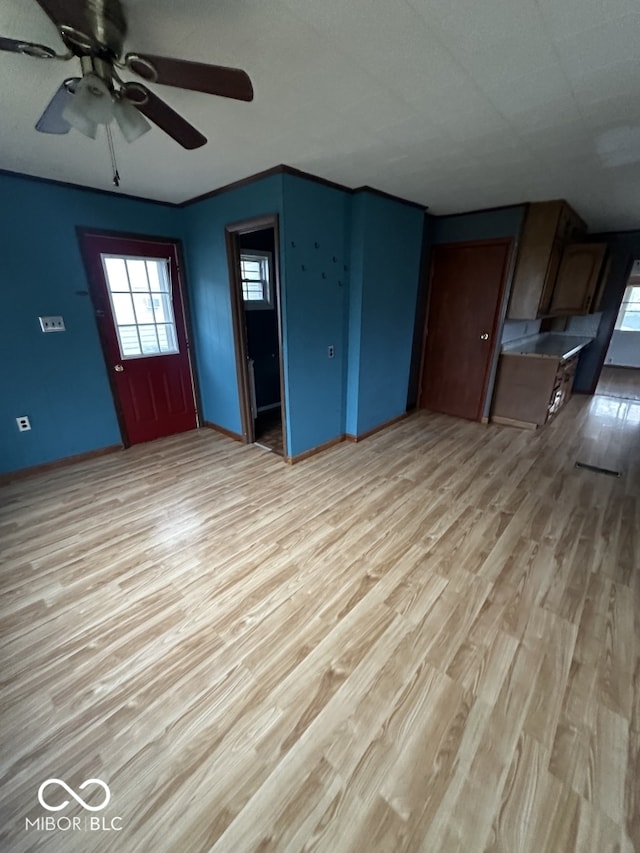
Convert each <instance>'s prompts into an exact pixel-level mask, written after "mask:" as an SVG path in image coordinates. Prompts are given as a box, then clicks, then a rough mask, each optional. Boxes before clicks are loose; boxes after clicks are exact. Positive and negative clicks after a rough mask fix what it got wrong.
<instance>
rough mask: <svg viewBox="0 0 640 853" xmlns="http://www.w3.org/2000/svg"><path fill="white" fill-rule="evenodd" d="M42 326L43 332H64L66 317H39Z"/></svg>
mask: <svg viewBox="0 0 640 853" xmlns="http://www.w3.org/2000/svg"><path fill="white" fill-rule="evenodd" d="M38 320H40V328H41V329H42V331H43V332H64V331H65V327H64V319H63V318H62V317H60V316H59V315H56V316H52V317H38Z"/></svg>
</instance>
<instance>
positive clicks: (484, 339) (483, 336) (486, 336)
mask: <svg viewBox="0 0 640 853" xmlns="http://www.w3.org/2000/svg"><path fill="white" fill-rule="evenodd" d="M480 340H481V341H488V340H489V335H488V334H487V332H484V333H483V334H482V335H480Z"/></svg>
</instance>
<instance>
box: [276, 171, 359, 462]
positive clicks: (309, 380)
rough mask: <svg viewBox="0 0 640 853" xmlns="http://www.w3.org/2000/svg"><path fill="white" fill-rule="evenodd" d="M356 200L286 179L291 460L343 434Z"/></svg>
mask: <svg viewBox="0 0 640 853" xmlns="http://www.w3.org/2000/svg"><path fill="white" fill-rule="evenodd" d="M350 203H351V196H350V194H349V193H346V192H343V191H342V190H339V189H334V188H332V187H328V186H326V185H324V184H319V183H317V182H315V181H309V180H306V179H303V178H299V177H297V176H293V175H288V174H285V175H284V217H283V222H282V229H281V242H282V255H281V261H282V270H283V280H284V282H283V284H284V286H283V295H282V317H283V336H284V342H283V343H284V345H283V357H284V364H285V399H286V400H287V404H288V408H287V427H288V430H287V446H288V449H289V455H290V456H296V455H298V454H300V453H303V452H304V451H306V450H309V449H311V448H313V447H317V446H319V445H321V444H324V443H325V442H328V441H331V440H332V439H334V438H337V437H340V436H342V435H343V433H344V422H345V383H346V366H347V310H348V288H349V213H350ZM330 346H333V347H334V353H335V354H334V357H333V358H329V357H328V347H330Z"/></svg>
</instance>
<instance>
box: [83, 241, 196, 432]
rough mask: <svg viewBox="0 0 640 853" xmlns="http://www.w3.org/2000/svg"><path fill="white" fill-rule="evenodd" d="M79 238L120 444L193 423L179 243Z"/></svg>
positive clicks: (180, 428)
mask: <svg viewBox="0 0 640 853" xmlns="http://www.w3.org/2000/svg"><path fill="white" fill-rule="evenodd" d="M82 245H83V251H84V256H85V262H86V265H87V271H88V274H89V285H90V288H91V295H92V299H93V303H94V306H95V309H96V317H97V322H98V329H99V332H100V338H101V341H102V347H103V350H104V354H105V359H106V363H107V369H108V371H109V375H110V379H111V387H112V389H113V394H114V398H115V402H116V408H117V411H118V416H119V419H120V425H121V429H122V431H123V434H124V435H123V438H124V441H125V444H128V445H130V444H139V443H140V442H143V441H151V440H153V439H154V438H160V437H162V436H166V435H173V434H174V433H177V432H185V431H186V430H190V429H195V427H196V426H197V422H196V407H195V398H194V389H193V377H192V373H191V363H190V359H189V352H188V346H187V336H186V325H185V313H184V306H183V301H182V287H181V281H180V275H179V268H178V263H177V259H178V255H177V246H176V244H175V243H171V242H166V243H165V242H161V241H154V240H145V239H143V238H140V239H137V238H121V237H117V236H114V237H112V236H103V235H95V234H83V235H82Z"/></svg>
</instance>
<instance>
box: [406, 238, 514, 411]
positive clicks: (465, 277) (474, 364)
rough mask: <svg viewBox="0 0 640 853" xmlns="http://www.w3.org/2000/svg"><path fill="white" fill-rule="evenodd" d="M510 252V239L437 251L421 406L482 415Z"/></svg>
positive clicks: (445, 247) (439, 247)
mask: <svg viewBox="0 0 640 853" xmlns="http://www.w3.org/2000/svg"><path fill="white" fill-rule="evenodd" d="M510 252H511V241H510V240H490V241H483V242H480V243H458V244H450V245H445V246H436V247H435V248H434V250H433V254H432V260H431V279H430V293H429V311H428V318H427V330H426V331H427V335H426V341H425V346H424V355H423V368H422V388H421V392H422V393H421V397H420V406H421V408H425V409H432V410H433V411H437V412H444V413H445V414H448V415H456V416H457V417H461V418H469V419H470V420H480V418H481V417H482V409H483V405H484V400H485V395H486V389H487V382H488V379H489V369H490V365H491V357H492V354H493V352H494V349H495V346H496V345H497V343H498V342H497V341H496V340H495V335H496V332H497V325H498V313H499V307H500V303H501V299H502V294H503V291H504V282H505V277H506V273H507V267H508V263H509V255H510Z"/></svg>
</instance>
